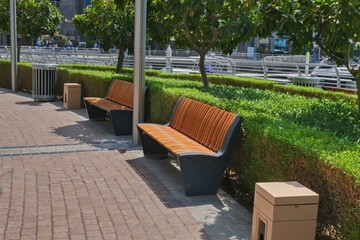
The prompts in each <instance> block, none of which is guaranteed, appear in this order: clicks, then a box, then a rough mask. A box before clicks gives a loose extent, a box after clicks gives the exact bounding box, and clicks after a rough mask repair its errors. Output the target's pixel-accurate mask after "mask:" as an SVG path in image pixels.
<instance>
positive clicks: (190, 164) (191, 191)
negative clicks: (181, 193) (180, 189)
mask: <svg viewBox="0 0 360 240" xmlns="http://www.w3.org/2000/svg"><path fill="white" fill-rule="evenodd" d="M179 162H180V169H181V175H182V179H183V183H184V188H185V195H186V196H187V197H191V196H200V195H215V194H217V191H218V189H219V187H220V184H221V180H222V178H223V175H224V172H225V169H226V167H227V165H228V160H227V159H224V158H221V157H219V158H218V157H210V156H202V155H194V156H187V157H179Z"/></svg>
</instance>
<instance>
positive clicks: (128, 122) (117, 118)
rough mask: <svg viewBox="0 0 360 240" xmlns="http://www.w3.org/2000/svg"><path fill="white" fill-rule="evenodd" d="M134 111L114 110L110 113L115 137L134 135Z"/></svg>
mask: <svg viewBox="0 0 360 240" xmlns="http://www.w3.org/2000/svg"><path fill="white" fill-rule="evenodd" d="M132 116H133V112H132V111H126V110H112V111H110V117H111V121H112V124H113V127H114V132H115V136H123V135H131V134H132V119H133V118H132Z"/></svg>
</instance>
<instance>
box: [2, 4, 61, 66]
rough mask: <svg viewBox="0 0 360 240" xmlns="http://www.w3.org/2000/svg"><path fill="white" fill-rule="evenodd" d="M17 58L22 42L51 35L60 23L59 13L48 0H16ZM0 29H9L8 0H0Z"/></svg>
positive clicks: (7, 30)
mask: <svg viewBox="0 0 360 240" xmlns="http://www.w3.org/2000/svg"><path fill="white" fill-rule="evenodd" d="M16 3H17V6H16V16H17V33H18V38H19V41H18V46H17V47H18V60H19V61H20V48H21V44H22V42H31V41H32V40H33V39H37V38H38V37H40V36H41V35H46V34H49V35H53V34H54V33H55V31H56V28H57V27H58V26H59V24H60V23H61V13H60V11H59V9H58V8H57V7H55V6H54V5H52V4H51V2H50V1H49V0H17V2H16ZM0 10H1V11H0V30H1V31H4V32H9V31H10V28H9V26H10V1H8V0H0Z"/></svg>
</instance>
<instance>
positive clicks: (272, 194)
mask: <svg viewBox="0 0 360 240" xmlns="http://www.w3.org/2000/svg"><path fill="white" fill-rule="evenodd" d="M318 204H319V195H318V194H317V193H315V192H313V191H312V190H310V189H308V188H306V187H304V186H303V185H301V184H300V183H298V182H269V183H256V185H255V197H254V212H253V222H252V234H251V236H252V237H251V239H252V240H290V239H291V240H310V239H311V240H314V239H315V231H316V221H317V211H318Z"/></svg>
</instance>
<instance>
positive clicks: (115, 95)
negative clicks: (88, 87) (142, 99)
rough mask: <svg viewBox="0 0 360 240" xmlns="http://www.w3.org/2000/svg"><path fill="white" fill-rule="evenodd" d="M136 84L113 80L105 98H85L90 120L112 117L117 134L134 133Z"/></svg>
mask: <svg viewBox="0 0 360 240" xmlns="http://www.w3.org/2000/svg"><path fill="white" fill-rule="evenodd" d="M133 101H134V85H133V84H132V83H130V82H125V81H121V80H113V81H112V82H111V85H110V87H109V89H108V92H107V95H106V97H105V98H98V97H86V98H84V102H85V107H86V111H87V113H88V116H89V119H90V120H105V119H106V118H110V119H111V120H112V124H113V127H114V132H115V135H116V136H119V135H130V134H131V133H132V115H133Z"/></svg>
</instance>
